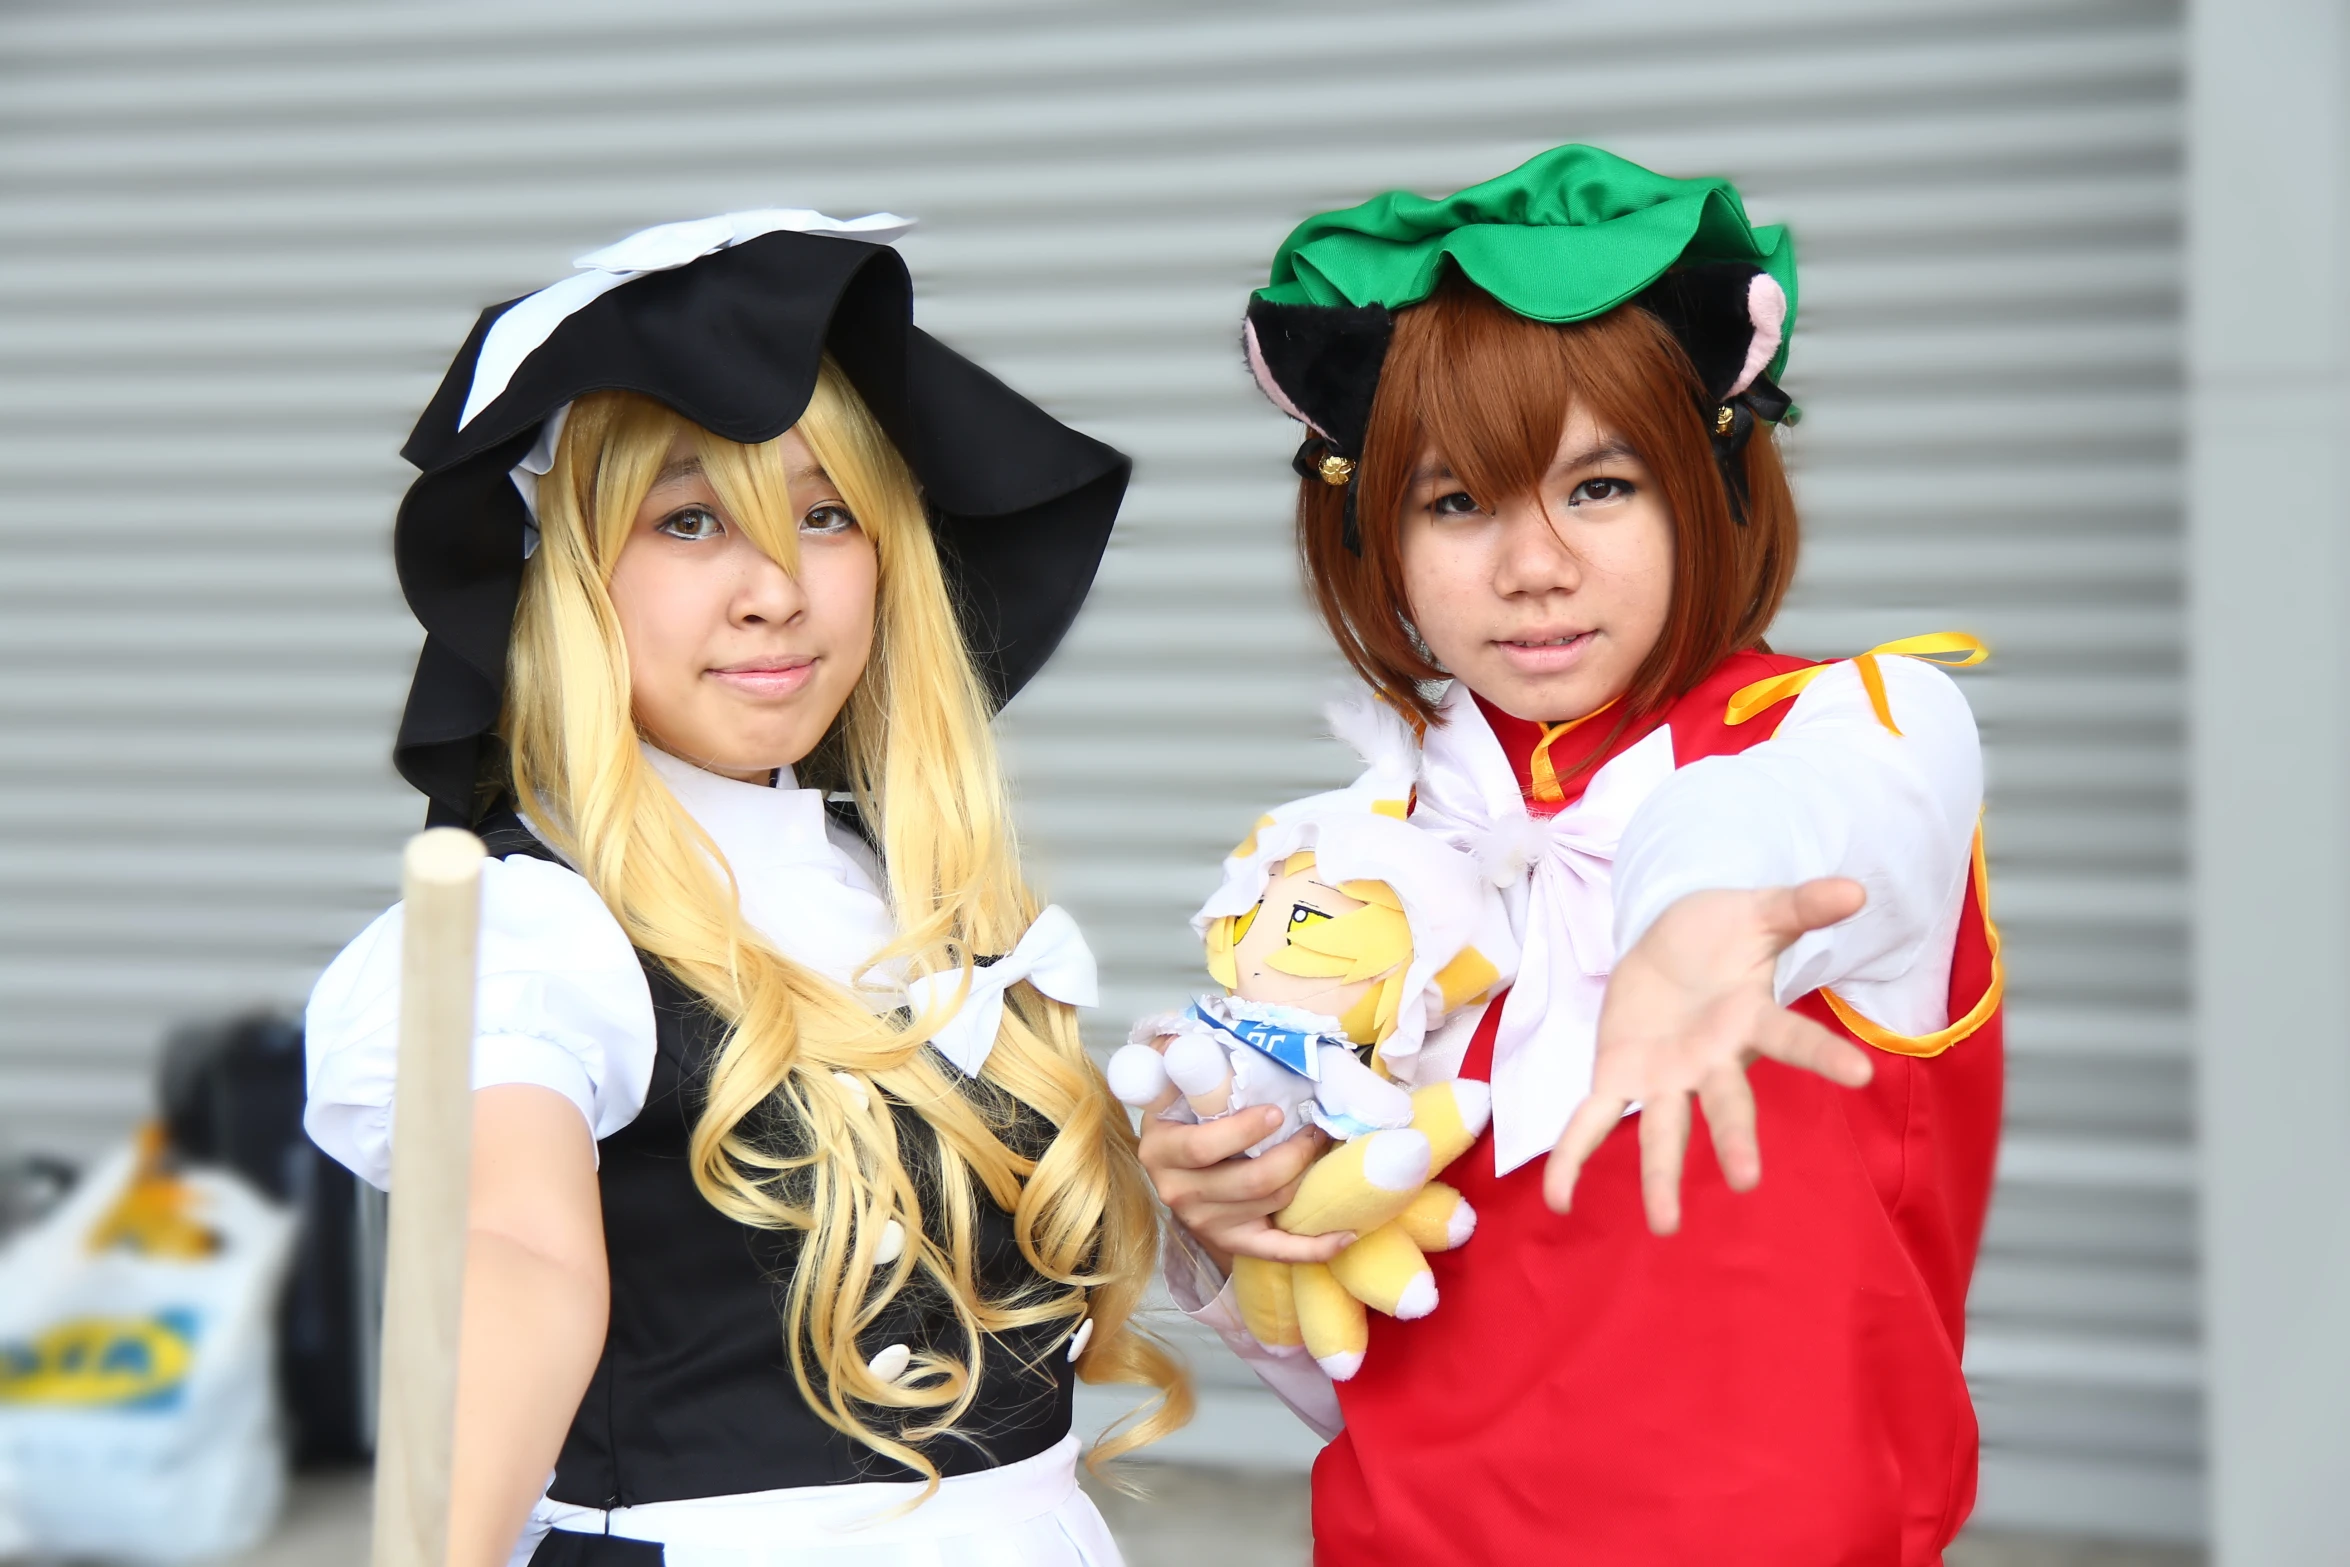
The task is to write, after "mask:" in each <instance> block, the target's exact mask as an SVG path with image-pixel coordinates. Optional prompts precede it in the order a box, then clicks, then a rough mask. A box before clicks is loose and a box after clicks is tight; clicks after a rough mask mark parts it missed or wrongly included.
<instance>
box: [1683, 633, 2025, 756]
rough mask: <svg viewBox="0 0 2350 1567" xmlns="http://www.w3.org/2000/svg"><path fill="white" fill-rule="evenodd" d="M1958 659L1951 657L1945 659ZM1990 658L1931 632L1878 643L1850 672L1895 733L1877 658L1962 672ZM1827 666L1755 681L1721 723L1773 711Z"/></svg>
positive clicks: (1970, 642)
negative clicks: (1916, 660)
mask: <svg viewBox="0 0 2350 1567" xmlns="http://www.w3.org/2000/svg"><path fill="white" fill-rule="evenodd" d="M1953 653H1955V654H1960V655H1963V656H1961V657H1957V658H1952V657H1949V656H1948V655H1950V654H1953ZM1990 656H1991V650H1990V649H1989V648H1987V647H1985V646H1983V644H1982V643H1981V642H1980V641H1978V640H1977V639H1976V638H1974V637H1970V636H1968V635H1967V634H1966V633H1965V632H1963V631H1933V632H1928V633H1927V634H1926V635H1924V636H1922V637H1903V638H1901V640H1899V641H1898V642H1880V643H1879V644H1877V646H1875V647H1873V648H1870V649H1869V650H1868V651H1867V652H1866V653H1860V654H1856V655H1855V656H1854V657H1853V658H1852V660H1851V663H1852V667H1853V668H1854V669H1855V670H1857V671H1858V672H1859V674H1860V683H1861V688H1862V689H1863V690H1865V691H1866V692H1868V694H1869V706H1870V707H1871V708H1873V709H1875V710H1876V714H1877V722H1879V723H1881V724H1883V725H1884V726H1885V727H1886V728H1887V729H1889V730H1891V731H1892V732H1893V733H1895V734H1899V733H1901V726H1900V725H1899V724H1897V723H1895V722H1894V721H1893V704H1892V703H1891V702H1889V701H1888V700H1886V697H1885V672H1884V671H1883V670H1881V669H1879V668H1878V667H1877V660H1878V659H1880V658H1922V659H1924V660H1925V661H1926V662H1928V663H1930V664H1940V665H1942V666H1943V667H1944V668H1945V669H1965V668H1967V667H1968V666H1970V665H1973V664H1980V663H1981V662H1982V661H1983V660H1984V659H1987V658H1989V657H1990ZM1835 667H1836V666H1835V665H1833V664H1813V665H1811V666H1810V667H1809V668H1806V669H1791V670H1789V671H1788V672H1787V673H1786V674H1783V675H1773V676H1771V678H1770V679H1768V680H1758V681H1756V682H1755V683H1754V684H1753V685H1750V686H1747V687H1744V688H1743V689H1741V690H1740V691H1738V692H1737V693H1736V694H1734V695H1733V696H1732V697H1731V698H1730V706H1729V710H1728V711H1727V712H1725V713H1724V714H1723V715H1722V719H1723V722H1725V723H1730V724H1743V723H1745V722H1746V721H1747V720H1748V719H1749V718H1752V717H1753V716H1754V715H1755V714H1757V713H1759V712H1762V711H1763V710H1764V709H1766V708H1769V707H1774V706H1776V705H1777V704H1779V703H1781V702H1784V701H1786V700H1787V699H1788V698H1789V697H1791V696H1795V695H1798V694H1800V693H1801V692H1802V690H1803V688H1804V687H1805V686H1808V685H1810V684H1811V683H1812V682H1813V681H1814V680H1817V679H1818V678H1819V677H1820V676H1821V675H1822V674H1824V673H1826V672H1827V671H1828V670H1831V669H1833V668H1835Z"/></svg>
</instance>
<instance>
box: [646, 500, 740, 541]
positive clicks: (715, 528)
mask: <svg viewBox="0 0 2350 1567" xmlns="http://www.w3.org/2000/svg"><path fill="white" fill-rule="evenodd" d="M653 531H654V532H655V533H666V534H668V535H669V536H670V537H671V538H673V539H685V540H687V541H689V542H693V543H699V542H700V541H701V540H703V539H714V538H717V537H718V536H719V535H720V534H722V533H724V532H725V531H726V524H725V523H723V522H720V521H719V520H718V514H717V513H716V512H714V511H712V510H711V509H710V508H709V507H707V506H687V507H683V508H680V509H679V510H677V511H673V512H671V513H670V514H669V515H668V516H666V517H664V518H662V519H661V520H660V521H659V522H656V523H654V524H653Z"/></svg>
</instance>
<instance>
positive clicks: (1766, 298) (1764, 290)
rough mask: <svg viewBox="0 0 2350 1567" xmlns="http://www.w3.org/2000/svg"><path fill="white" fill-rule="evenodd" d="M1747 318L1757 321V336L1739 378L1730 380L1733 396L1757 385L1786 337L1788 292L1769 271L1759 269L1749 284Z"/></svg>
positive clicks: (1753, 340)
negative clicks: (1757, 378)
mask: <svg viewBox="0 0 2350 1567" xmlns="http://www.w3.org/2000/svg"><path fill="white" fill-rule="evenodd" d="M1746 319H1747V320H1749V321H1751V322H1753V323H1754V337H1753V339H1752V341H1750V342H1749V343H1748V344H1747V345H1746V363H1745V365H1744V366H1743V367H1741V368H1740V370H1739V371H1738V379H1737V380H1735V381H1733V382H1731V383H1730V393H1729V395H1730V396H1732V397H1736V396H1737V395H1738V394H1739V393H1740V392H1743V391H1745V390H1746V389H1747V388H1748V387H1750V386H1752V385H1753V384H1754V378H1755V377H1756V376H1758V375H1761V374H1762V373H1763V366H1765V365H1767V364H1769V363H1770V362H1771V356H1772V355H1773V354H1776V353H1777V352H1778V351H1779V344H1780V343H1781V342H1782V341H1783V340H1784V339H1785V337H1786V329H1787V291H1786V290H1785V289H1783V288H1781V287H1779V280H1778V279H1777V278H1775V277H1773V276H1771V275H1770V274H1769V273H1768V272H1757V273H1756V274H1755V275H1754V278H1753V280H1752V281H1751V282H1749V283H1748V284H1747V285H1746Z"/></svg>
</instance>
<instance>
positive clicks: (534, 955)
mask: <svg viewBox="0 0 2350 1567" xmlns="http://www.w3.org/2000/svg"><path fill="white" fill-rule="evenodd" d="M401 913H402V911H401V906H400V905H398V904H394V905H393V906H392V907H391V908H390V909H389V910H387V911H386V912H385V913H384V914H383V915H382V916H381V917H380V918H378V919H377V920H376V921H375V923H374V924H372V925H370V926H368V927H367V929H366V930H364V931H362V932H361V933H360V934H359V937H358V939H357V940H355V941H353V942H352V943H351V944H350V945H349V946H348V947H346V948H344V949H343V951H342V954H341V955H340V956H339V957H337V958H336V959H335V960H334V962H333V963H332V964H330V965H329V966H328V967H327V971H326V973H325V974H324V975H323V976H321V977H320V979H319V981H318V986H317V988H316V989H315V990H314V991H312V992H311V996H310V1009H309V1012H308V1015H307V1017H306V1019H305V1024H306V1028H307V1032H308V1035H309V1040H310V1068H309V1091H310V1103H309V1109H308V1111H307V1112H306V1113H305V1115H304V1117H303V1126H304V1129H305V1130H307V1131H308V1132H309V1133H310V1136H311V1139H312V1140H313V1141H314V1142H316V1143H317V1144H318V1146H319V1147H321V1148H323V1149H325V1150H326V1151H327V1152H328V1153H329V1154H331V1155H333V1156H334V1158H336V1159H337V1160H339V1161H340V1162H341V1163H343V1164H345V1165H347V1166H349V1167H350V1168H351V1169H352V1170H353V1171H354V1172H356V1173H357V1174H359V1175H360V1176H362V1177H363V1178H365V1179H366V1180H368V1181H369V1182H371V1183H373V1184H374V1185H376V1186H379V1187H384V1188H386V1189H388V1188H389V1187H390V1185H391V1168H392V1079H393V1072H394V1065H395V1061H396V1059H397V1056H398V1053H399V1027H400V933H401V923H402V921H401ZM479 972H480V978H479V988H478V990H477V991H476V994H475V1001H474V1050H473V1086H474V1087H475V1088H477V1089H480V1088H490V1087H495V1086H499V1085H502V1084H508V1083H535V1084H537V1085H538V1086H539V1087H542V1088H551V1089H553V1090H554V1091H555V1092H557V1093H559V1094H561V1095H562V1096H563V1097H564V1098H566V1099H568V1100H570V1101H571V1102H572V1103H573V1104H574V1105H577V1106H578V1107H579V1113H580V1114H581V1115H582V1116H584V1117H586V1119H587V1123H588V1125H589V1127H590V1128H592V1129H593V1131H594V1133H595V1136H596V1137H597V1138H598V1139H599V1140H601V1139H603V1138H605V1137H609V1136H610V1135H612V1133H614V1132H617V1131H619V1130H620V1129H621V1128H622V1127H624V1126H626V1125H628V1124H629V1122H631V1121H633V1120H635V1119H636V1117H637V1113H638V1112H639V1111H640V1110H642V1109H643V1108H644V1103H645V1088H646V1085H647V1084H648V1083H649V1082H650V1081H651V1080H652V1075H653V1000H652V993H651V991H650V990H649V989H647V987H646V985H645V975H644V970H643V968H642V967H641V966H640V965H639V963H638V961H637V956H636V952H635V950H634V949H633V948H631V947H630V946H629V943H628V937H627V936H626V935H625V934H623V933H622V931H621V929H620V923H619V921H617V920H615V919H614V918H613V917H612V915H611V912H610V911H609V910H608V909H606V908H605V907H604V902H603V900H602V899H601V898H599V897H597V896H596V894H595V890H594V889H593V888H591V887H590V886H588V884H587V882H586V881H585V880H583V879H582V878H581V877H580V876H579V875H578V874H577V873H576V872H574V871H570V870H566V869H565V868H564V867H562V866H560V865H556V864H553V863H550V862H549V861H546V860H538V859H532V858H530V857H528V856H525V855H516V856H514V857H513V858H511V859H505V860H490V861H488V862H487V863H485V864H484V865H483V866H482V881H481V966H480V971H479Z"/></svg>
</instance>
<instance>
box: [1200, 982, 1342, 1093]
mask: <svg viewBox="0 0 2350 1567" xmlns="http://www.w3.org/2000/svg"><path fill="white" fill-rule="evenodd" d="M1191 1015H1192V1016H1193V1017H1194V1018H1196V1019H1198V1020H1199V1021H1200V1022H1202V1023H1205V1024H1207V1025H1208V1027H1210V1028H1212V1029H1214V1030H1215V1031H1216V1032H1217V1033H1219V1034H1222V1035H1224V1036H1225V1037H1226V1038H1228V1039H1232V1040H1236V1041H1238V1042H1239V1043H1241V1044H1244V1045H1246V1046H1248V1047H1249V1049H1251V1050H1254V1051H1256V1052H1257V1053H1258V1054H1259V1055H1267V1056H1271V1057H1272V1058H1273V1059H1274V1060H1276V1061H1278V1062H1280V1063H1281V1064H1282V1065H1283V1066H1285V1067H1287V1068H1289V1069H1290V1070H1291V1071H1292V1072H1295V1073H1297V1074H1298V1075H1299V1076H1300V1077H1308V1078H1312V1079H1313V1080H1314V1081H1316V1082H1320V1081H1321V1080H1322V1069H1321V1068H1322V1064H1321V1062H1320V1061H1319V1060H1318V1059H1316V1057H1315V1055H1314V1049H1315V1047H1316V1046H1317V1045H1319V1044H1321V1042H1322V1036H1321V1035H1320V1034H1301V1033H1299V1032H1298V1031H1297V1030H1295V1029H1290V1028H1277V1027H1275V1026H1274V1025H1273V1024H1271V1023H1266V1022H1261V1021H1259V1020H1257V1019H1254V1018H1235V1019H1225V1018H1220V1017H1217V1016H1215V1015H1214V1014H1212V1013H1209V1012H1206V1011H1203V1010H1201V1008H1200V1005H1199V1003H1198V1002H1196V1001H1195V1002H1193V1003H1192V1006H1191Z"/></svg>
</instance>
